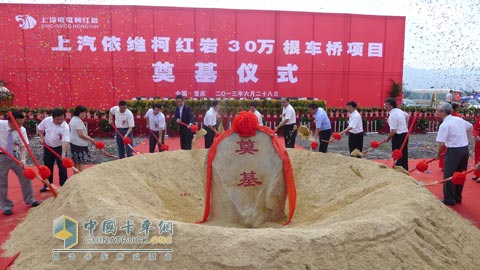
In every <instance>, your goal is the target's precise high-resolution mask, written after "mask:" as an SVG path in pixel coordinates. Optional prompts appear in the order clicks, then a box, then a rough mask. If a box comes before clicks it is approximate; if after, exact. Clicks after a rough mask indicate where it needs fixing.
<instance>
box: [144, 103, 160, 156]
mask: <svg viewBox="0 0 480 270" xmlns="http://www.w3.org/2000/svg"><path fill="white" fill-rule="evenodd" d="M160 109H161V106H160V104H153V108H152V109H149V110H148V111H147V113H146V114H145V118H146V120H147V129H150V134H149V135H148V146H149V152H150V153H153V152H155V147H156V146H157V145H158V151H159V152H162V151H163V150H162V149H161V147H160V145H161V144H162V143H163V141H162V139H161V138H162V137H163V131H164V130H165V115H164V114H163V113H162V112H161V111H160Z"/></svg>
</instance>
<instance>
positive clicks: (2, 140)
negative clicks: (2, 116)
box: [0, 112, 40, 216]
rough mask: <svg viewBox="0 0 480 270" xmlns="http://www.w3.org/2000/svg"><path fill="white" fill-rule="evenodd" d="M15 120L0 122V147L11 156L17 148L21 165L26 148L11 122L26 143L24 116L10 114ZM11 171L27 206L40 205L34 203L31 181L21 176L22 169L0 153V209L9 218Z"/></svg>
mask: <svg viewBox="0 0 480 270" xmlns="http://www.w3.org/2000/svg"><path fill="white" fill-rule="evenodd" d="M12 114H13V117H14V118H15V119H8V120H0V147H2V148H3V149H4V150H6V151H8V152H9V153H10V154H11V155H15V152H16V151H15V149H16V148H18V152H17V153H18V154H20V160H21V161H22V163H23V164H25V162H26V148H25V146H24V144H23V142H22V141H21V139H20V137H19V135H18V133H17V131H16V130H15V129H14V125H13V122H12V121H16V122H17V125H18V126H19V127H20V130H21V132H22V135H23V137H24V138H25V140H26V142H27V143H28V137H27V131H26V130H25V128H24V127H22V125H23V122H24V121H25V116H24V115H23V114H22V113H21V112H12ZM10 170H13V172H14V173H15V174H16V175H17V177H18V180H19V182H20V187H21V189H22V195H23V201H24V202H25V204H27V205H31V206H32V207H36V206H38V205H40V202H39V201H36V200H35V199H34V197H33V187H32V181H31V180H29V179H27V178H26V177H25V176H23V168H22V166H20V165H18V164H17V163H15V161H13V160H12V159H10V158H9V157H8V156H7V155H5V154H4V153H3V152H0V208H1V209H2V211H3V214H4V215H6V216H10V215H11V214H13V212H12V208H13V202H12V201H11V200H9V199H8V197H7V193H8V172H9V171H10Z"/></svg>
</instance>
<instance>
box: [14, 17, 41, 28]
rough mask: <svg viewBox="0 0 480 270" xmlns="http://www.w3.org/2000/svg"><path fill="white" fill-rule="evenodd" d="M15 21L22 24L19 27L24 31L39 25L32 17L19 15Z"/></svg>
mask: <svg viewBox="0 0 480 270" xmlns="http://www.w3.org/2000/svg"><path fill="white" fill-rule="evenodd" d="M15 20H16V21H17V22H20V24H19V25H18V26H19V27H20V28H22V29H24V30H26V29H32V28H33V27H35V25H37V20H35V18H33V17H32V16H30V15H17V16H15Z"/></svg>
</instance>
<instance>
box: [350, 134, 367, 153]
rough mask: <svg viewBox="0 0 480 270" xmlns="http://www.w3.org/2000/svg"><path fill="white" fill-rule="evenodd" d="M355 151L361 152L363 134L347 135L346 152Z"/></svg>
mask: <svg viewBox="0 0 480 270" xmlns="http://www.w3.org/2000/svg"><path fill="white" fill-rule="evenodd" d="M355 149H358V150H360V152H362V151H363V132H360V133H357V134H355V133H351V132H350V134H349V135H348V150H349V151H350V153H351V152H352V151H353V150H355Z"/></svg>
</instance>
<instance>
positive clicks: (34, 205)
mask: <svg viewBox="0 0 480 270" xmlns="http://www.w3.org/2000/svg"><path fill="white" fill-rule="evenodd" d="M41 203H42V202H39V201H34V202H33V203H32V204H31V205H32V207H37V206H39V205H40V204H41Z"/></svg>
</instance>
